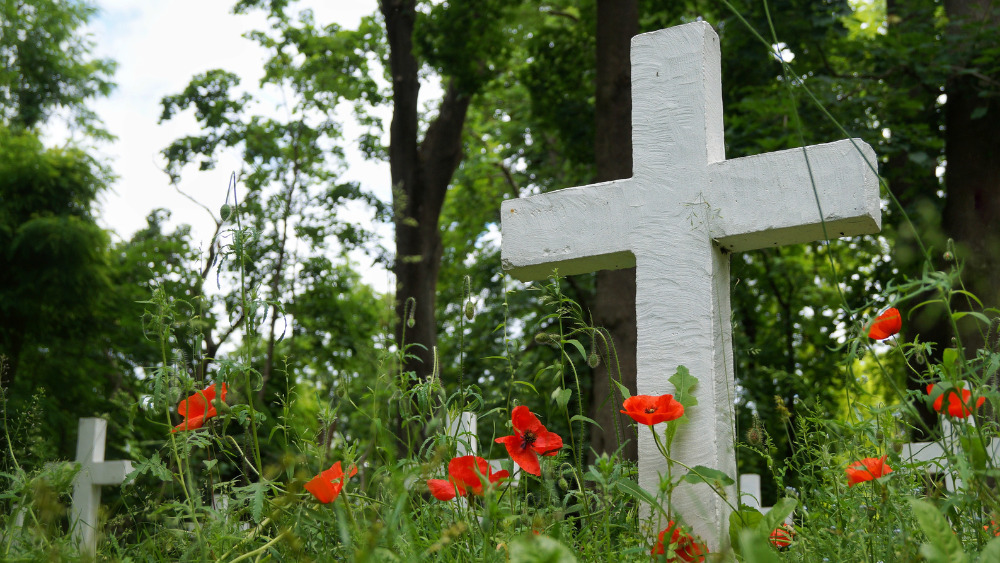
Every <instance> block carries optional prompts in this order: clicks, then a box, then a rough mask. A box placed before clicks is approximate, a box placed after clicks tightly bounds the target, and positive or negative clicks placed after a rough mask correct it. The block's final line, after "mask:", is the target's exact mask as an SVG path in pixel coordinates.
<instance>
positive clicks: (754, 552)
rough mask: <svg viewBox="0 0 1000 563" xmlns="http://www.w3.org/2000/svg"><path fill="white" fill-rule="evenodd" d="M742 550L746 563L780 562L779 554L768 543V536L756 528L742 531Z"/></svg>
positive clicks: (740, 542)
mask: <svg viewBox="0 0 1000 563" xmlns="http://www.w3.org/2000/svg"><path fill="white" fill-rule="evenodd" d="M739 544H740V551H741V552H742V553H743V561H745V562H746V563H778V561H780V560H779V559H778V555H777V554H776V553H774V550H773V549H771V546H770V545H768V543H767V538H766V537H765V536H763V535H761V534H760V533H758V532H756V531H755V530H743V531H741V532H740V541H739Z"/></svg>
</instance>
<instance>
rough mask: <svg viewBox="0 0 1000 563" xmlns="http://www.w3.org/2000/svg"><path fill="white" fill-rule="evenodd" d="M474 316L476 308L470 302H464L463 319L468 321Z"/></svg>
mask: <svg viewBox="0 0 1000 563" xmlns="http://www.w3.org/2000/svg"><path fill="white" fill-rule="evenodd" d="M475 316H476V306H475V305H473V303H472V301H466V302H465V318H467V319H469V320H470V321H471V320H472V319H473V318H474V317H475Z"/></svg>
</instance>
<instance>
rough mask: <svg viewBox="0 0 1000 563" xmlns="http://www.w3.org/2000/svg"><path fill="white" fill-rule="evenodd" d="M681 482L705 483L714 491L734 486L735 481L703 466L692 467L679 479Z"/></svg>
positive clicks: (720, 472)
mask: <svg viewBox="0 0 1000 563" xmlns="http://www.w3.org/2000/svg"><path fill="white" fill-rule="evenodd" d="M681 481H684V482H685V483H706V484H708V485H709V486H710V487H712V488H714V489H718V488H720V487H728V486H730V485H735V484H736V481H734V480H733V478H732V477H730V476H729V475H726V474H725V473H724V472H722V471H719V470H718V469H712V468H711V467H705V466H704V465H696V466H694V467H692V468H691V471H688V472H687V474H686V475H684V477H681Z"/></svg>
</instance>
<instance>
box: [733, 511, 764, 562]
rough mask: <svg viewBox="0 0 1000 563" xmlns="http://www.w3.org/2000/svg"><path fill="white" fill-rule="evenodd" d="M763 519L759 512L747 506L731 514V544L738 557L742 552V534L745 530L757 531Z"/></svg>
mask: <svg viewBox="0 0 1000 563" xmlns="http://www.w3.org/2000/svg"><path fill="white" fill-rule="evenodd" d="M763 518H764V515H763V514H761V513H760V511H759V510H757V509H756V508H751V507H749V506H747V505H745V504H741V505H740V508H739V510H737V511H735V512H730V513H729V543H730V544H731V545H732V546H733V551H735V552H736V554H737V555H740V553H741V551H742V546H741V543H740V533H741V532H742V531H743V530H754V529H756V528H757V524H759V523H760V521H761V520H762V519H763Z"/></svg>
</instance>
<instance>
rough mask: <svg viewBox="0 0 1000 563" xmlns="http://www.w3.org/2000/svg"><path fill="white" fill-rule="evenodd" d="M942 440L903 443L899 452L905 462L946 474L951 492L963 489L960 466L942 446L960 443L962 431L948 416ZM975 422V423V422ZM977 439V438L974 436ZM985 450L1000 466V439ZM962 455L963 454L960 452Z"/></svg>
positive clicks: (992, 460)
mask: <svg viewBox="0 0 1000 563" xmlns="http://www.w3.org/2000/svg"><path fill="white" fill-rule="evenodd" d="M941 418H942V420H941V434H942V437H941V442H909V443H906V444H903V449H902V451H900V453H899V457H900V459H902V460H903V462H904V463H913V464H916V465H917V467H919V468H921V469H923V470H924V471H926V472H927V473H929V474H931V473H936V474H942V475H944V488H945V490H947V491H949V492H952V493H954V492H957V491H959V490H961V489H962V488H963V487H962V480H961V479H959V478H957V477H956V475H957V474H958V468H957V467H952V465H951V462H950V461H949V460H948V449H946V448H945V447H943V446H942V443H943V442H945V441H947V442H949V443H950V444H951V447H952V448H956V447H957V446H958V445H959V444H960V439H961V433H960V432H959V431H958V429H956V428H955V427H954V426H952V423H951V421H950V420H949V419H948V417H946V416H942V417H941ZM973 424H974V423H973ZM974 439H975V438H974ZM983 451H984V452H985V454H986V457H987V459H988V460H989V461H990V464H991V465H992V466H993V467H996V466H1000V439H997V438H994V439H992V440H991V441H989V442H988V443H987V444H985V445H984V447H983ZM959 455H961V454H959Z"/></svg>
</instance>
